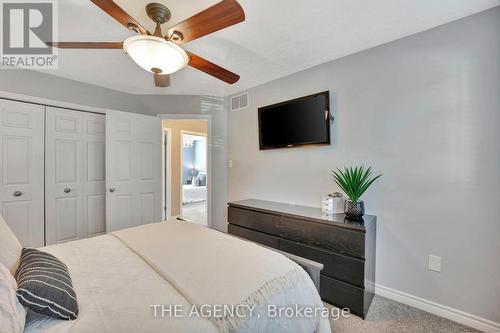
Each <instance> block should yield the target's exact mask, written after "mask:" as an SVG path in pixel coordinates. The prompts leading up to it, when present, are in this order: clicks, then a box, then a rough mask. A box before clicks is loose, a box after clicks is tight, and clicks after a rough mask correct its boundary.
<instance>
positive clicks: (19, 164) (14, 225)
mask: <svg viewBox="0 0 500 333" xmlns="http://www.w3.org/2000/svg"><path fill="white" fill-rule="evenodd" d="M43 132H44V106H41V105H35V104H28V103H21V102H17V101H9V100H3V99H0V204H1V207H0V214H1V215H2V216H3V218H4V219H5V221H6V222H7V224H8V225H9V226H10V228H11V229H12V230H13V232H14V234H15V235H16V236H17V238H18V239H19V241H20V242H21V244H22V246H25V247H41V246H43V244H44V227H43V195H44V193H43V181H44V180H43V178H44V174H43V158H44V156H43V140H44V137H43Z"/></svg>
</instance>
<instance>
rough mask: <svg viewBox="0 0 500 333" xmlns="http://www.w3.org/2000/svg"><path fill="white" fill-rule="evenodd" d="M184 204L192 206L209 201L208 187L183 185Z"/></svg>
mask: <svg viewBox="0 0 500 333" xmlns="http://www.w3.org/2000/svg"><path fill="white" fill-rule="evenodd" d="M182 193H183V194H182V204H184V205H186V204H190V203H195V202H202V201H206V200H207V187H206V186H196V185H186V184H184V185H182Z"/></svg>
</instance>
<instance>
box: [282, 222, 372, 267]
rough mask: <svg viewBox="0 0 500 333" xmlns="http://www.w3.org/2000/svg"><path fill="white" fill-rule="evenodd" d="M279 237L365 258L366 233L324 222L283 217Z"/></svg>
mask: <svg viewBox="0 0 500 333" xmlns="http://www.w3.org/2000/svg"><path fill="white" fill-rule="evenodd" d="M278 236H279V237H281V238H285V239H288V240H292V241H295V242H298V243H302V244H309V245H313V246H318V247H322V248H325V249H327V250H330V251H332V252H336V253H341V254H346V255H350V256H355V257H358V258H361V259H364V256H365V233H363V232H358V231H353V230H349V229H344V228H336V227H332V226H329V225H326V224H322V223H311V221H306V220H300V219H295V218H288V217H281V219H280V223H279V234H278Z"/></svg>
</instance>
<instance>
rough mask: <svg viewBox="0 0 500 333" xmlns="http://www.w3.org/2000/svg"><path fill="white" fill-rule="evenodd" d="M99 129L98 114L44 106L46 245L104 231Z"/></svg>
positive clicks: (102, 121)
mask: <svg viewBox="0 0 500 333" xmlns="http://www.w3.org/2000/svg"><path fill="white" fill-rule="evenodd" d="M105 130H106V118H105V116H104V115H101V114H94V113H89V112H80V111H73V110H67V109H60V108H54V107H47V110H46V135H45V136H46V142H45V226H46V237H47V245H50V244H55V243H60V242H66V241H69V240H74V239H78V238H84V237H89V236H94V235H98V234H101V233H104V232H105V231H106V229H105V227H106V222H105V215H106V213H105V210H106V208H105V207H106V204H105V202H106V199H105V198H106V195H105V193H106V187H105V186H106V181H105Z"/></svg>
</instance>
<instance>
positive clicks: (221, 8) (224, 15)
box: [167, 0, 245, 44]
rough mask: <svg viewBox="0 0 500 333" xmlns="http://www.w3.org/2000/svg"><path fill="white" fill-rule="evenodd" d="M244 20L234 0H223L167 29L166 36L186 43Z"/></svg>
mask: <svg viewBox="0 0 500 333" xmlns="http://www.w3.org/2000/svg"><path fill="white" fill-rule="evenodd" d="M244 20H245V12H243V8H241V6H240V4H239V3H238V2H237V1H236V0H223V1H221V2H219V3H218V4H216V5H214V6H212V7H210V8H208V9H206V10H204V11H202V12H199V13H198V14H196V15H194V16H191V17H190V18H188V19H187V20H184V21H182V22H181V23H178V24H177V25H175V26H173V27H171V28H170V29H168V33H167V37H168V38H170V37H172V38H171V40H172V41H173V42H175V43H177V44H182V43H186V42H189V41H192V40H194V39H196V38H200V37H203V36H205V35H208V34H211V33H212V32H215V31H218V30H221V29H224V28H227V27H229V26H231V25H233V24H236V23H240V22H242V21H244Z"/></svg>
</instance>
